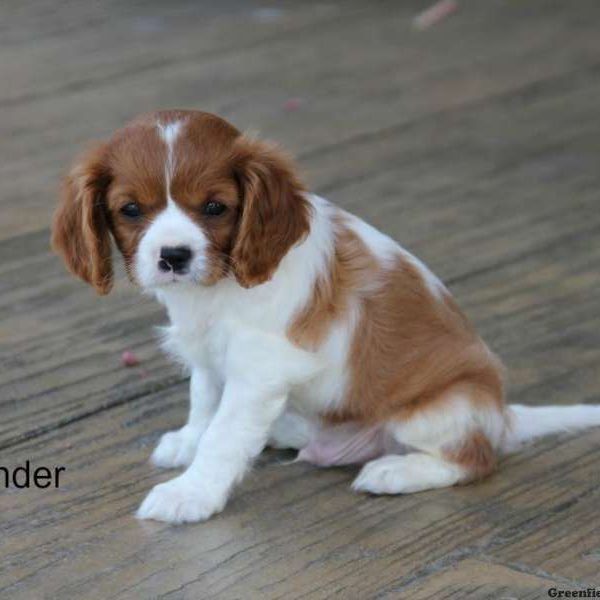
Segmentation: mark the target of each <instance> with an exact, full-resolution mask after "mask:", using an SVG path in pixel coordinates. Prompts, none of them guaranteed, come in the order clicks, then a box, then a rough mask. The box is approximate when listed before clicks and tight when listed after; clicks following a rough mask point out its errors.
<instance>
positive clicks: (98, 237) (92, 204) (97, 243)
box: [52, 144, 113, 294]
mask: <svg viewBox="0 0 600 600" xmlns="http://www.w3.org/2000/svg"><path fill="white" fill-rule="evenodd" d="M106 155H107V146H106V145H105V144H102V145H98V146H96V147H95V148H93V149H92V150H90V151H89V152H88V153H86V154H85V155H84V156H83V157H82V158H81V159H80V160H79V161H78V162H77V163H76V164H75V165H74V167H73V168H72V170H71V172H70V173H69V175H68V176H67V177H66V178H65V179H64V182H63V191H62V199H61V202H60V204H59V206H58V208H57V209H56V212H55V214H54V220H53V223H52V247H53V249H54V250H55V251H56V252H57V253H58V254H59V255H61V256H62V258H63V260H64V261H65V264H66V265H67V268H68V269H69V271H71V273H73V274H74V275H77V277H80V278H81V279H83V280H84V281H86V282H87V283H89V284H90V285H92V286H93V287H94V288H95V289H96V291H97V292H98V293H99V294H108V292H109V291H110V289H111V288H112V281H113V270H112V260H111V243H110V235H109V227H108V213H107V208H106V191H107V189H108V186H109V184H110V179H111V175H110V172H109V169H108V166H107V160H106V158H107V157H106Z"/></svg>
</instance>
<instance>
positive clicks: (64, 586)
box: [0, 0, 600, 600]
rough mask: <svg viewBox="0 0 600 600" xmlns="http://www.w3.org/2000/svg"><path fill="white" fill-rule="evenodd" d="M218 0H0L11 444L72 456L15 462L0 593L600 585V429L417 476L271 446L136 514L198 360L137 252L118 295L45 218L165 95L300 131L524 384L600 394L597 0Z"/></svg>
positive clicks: (490, 594) (204, 593)
mask: <svg viewBox="0 0 600 600" xmlns="http://www.w3.org/2000/svg"><path fill="white" fill-rule="evenodd" d="M204 4H207V3H201V2H194V1H193V0H175V1H173V2H170V3H168V2H160V1H158V0H149V1H147V2H136V3H131V2H119V1H118V0H102V1H100V2H94V3H91V2H75V1H73V0H60V1H58V2H53V3H48V2H45V1H43V0H36V1H28V2H22V3H16V2H13V3H5V4H4V5H3V7H2V8H1V9H0V11H1V12H0V81H1V82H2V85H1V86H0V211H1V212H0V214H1V219H0V365H1V367H2V368H1V372H0V452H1V454H0V459H1V460H0V464H1V465H4V466H16V465H18V464H23V463H24V462H25V461H26V460H29V461H31V463H32V464H33V465H34V466H40V465H48V466H64V467H66V471H65V473H64V474H63V476H62V480H61V486H60V488H59V489H58V490H38V489H29V490H17V489H14V488H9V489H3V488H0V598H11V599H20V598H23V599H26V600H29V599H37V598H56V599H61V600H62V599H71V598H78V599H79V598H83V599H88V598H93V599H101V600H105V599H109V598H110V599H113V598H120V599H124V598H132V599H140V598H144V599H145V598H165V599H166V598H168V599H169V600H175V599H183V598H185V599H190V600H197V599H209V598H218V599H235V598H239V599H244V600H246V599H255V598H256V599H263V598H265V599H285V600H288V599H296V598H303V599H322V598H330V597H331V598H332V597H340V598H350V599H365V598H378V599H387V598H417V599H421V598H436V599H440V598H444V599H445V598H455V599H459V600H460V599H463V598H477V599H479V598H493V599H497V598H519V599H523V598H546V597H548V596H547V590H549V589H550V588H552V587H558V588H560V589H571V590H575V589H579V588H585V587H588V586H594V585H595V586H600V450H599V446H600V432H599V431H592V432H588V433H586V434H584V435H578V436H563V437H558V438H557V437H555V438H551V439H548V440H547V441H544V442H542V443H539V444H537V445H536V446H534V447H532V448H530V449H528V450H527V451H525V452H523V453H522V454H520V455H518V456H515V457H512V458H510V459H507V460H505V461H503V463H502V465H501V469H500V471H499V473H498V474H497V475H495V476H494V477H492V478H491V479H489V480H488V481H486V482H484V483H482V484H481V485H477V486H467V487H463V488H456V489H451V490H441V491H435V492H426V493H421V494H417V495H412V496H405V497H382V498H370V497H365V496H357V495H354V494H352V493H351V492H350V490H349V483H350V481H351V480H352V477H353V474H354V470H353V469H331V470H317V469H315V468H312V467H310V466H305V465H292V466H284V465H282V464H281V463H282V460H281V459H282V457H284V458H285V457H286V456H285V455H282V454H276V453H265V454H264V455H263V456H262V457H261V460H260V462H259V465H258V466H257V468H256V469H255V470H254V471H253V473H252V474H251V475H250V476H249V477H248V478H247V480H246V481H245V482H244V484H243V485H242V486H241V487H240V488H239V489H238V490H237V492H236V493H235V496H234V497H233V499H232V501H231V502H230V504H229V505H228V507H227V509H226V510H225V512H224V513H223V514H221V515H219V516H218V517H216V518H214V519H213V520H211V521H209V522H207V523H205V524H200V525H196V526H185V527H180V528H174V527H170V526H167V525H164V524H159V523H153V522H139V521H136V520H135V519H134V518H133V513H134V511H135V509H136V507H137V505H138V504H139V502H140V501H141V499H142V498H143V496H144V494H145V492H147V491H148V490H150V488H151V486H152V485H154V484H155V483H157V482H160V481H163V480H165V479H166V478H168V477H169V474H167V473H163V472H159V471H158V470H157V469H155V468H153V467H152V466H151V465H149V464H148V457H149V454H150V452H151V449H152V447H153V445H154V444H155V443H156V441H157V439H158V437H159V435H160V434H161V433H162V432H164V431H165V430H168V429H172V428H175V427H177V426H179V425H180V424H182V423H183V421H184V418H185V414H186V382H185V379H184V377H183V376H182V375H181V373H180V372H179V371H178V370H177V368H175V367H173V366H171V365H169V363H168V362H167V360H166V359H165V358H164V357H163V356H162V355H161V353H160V352H159V350H158V348H157V344H156V342H155V336H154V333H153V330H152V325H153V324H156V323H160V322H162V321H164V316H163V314H162V313H161V311H160V310H159V309H158V307H157V306H155V305H154V304H153V303H152V302H151V301H150V300H149V299H143V298H141V297H140V296H139V295H138V294H137V293H136V291H135V290H134V289H133V288H132V287H131V286H130V285H129V284H127V283H126V282H125V281H124V280H123V278H122V276H121V278H120V281H119V284H118V286H117V290H116V292H115V293H113V294H112V295H111V296H109V297H107V298H96V297H95V296H94V295H93V292H92V290H91V289H89V288H87V287H86V286H84V285H83V284H82V283H79V282H77V281H75V280H74V279H71V278H70V277H69V276H67V274H66V273H65V271H64V269H63V266H62V265H61V264H60V263H59V261H58V259H56V258H55V257H53V256H52V255H51V254H50V253H49V251H48V221H49V217H50V214H51V212H52V209H53V206H54V204H55V202H56V197H57V192H56V190H57V187H58V183H57V182H58V179H59V176H60V174H61V173H62V172H63V171H64V169H65V167H66V166H67V164H68V163H69V161H70V160H71V158H72V157H73V156H74V155H75V154H76V153H77V152H78V151H80V150H81V149H82V148H83V147H84V146H85V144H86V142H88V141H89V140H90V139H93V138H102V137H103V136H106V135H108V134H109V133H110V132H111V131H112V130H113V129H114V128H116V127H118V126H120V125H122V124H123V123H124V122H125V121H126V120H127V119H129V118H130V117H132V116H133V115H134V114H136V113H138V112H142V111H146V110H150V109H154V108H158V107H174V106H177V107H190V108H202V109H205V110H210V111H214V112H217V113H219V114H221V115H223V116H224V117H226V118H228V119H230V120H231V121H233V122H234V123H235V124H236V125H238V126H239V127H242V128H248V129H257V130H260V131H261V132H262V134H263V135H264V136H267V137H270V138H272V139H275V140H278V141H279V142H281V143H282V144H283V145H285V146H286V147H287V148H289V149H290V150H291V151H292V152H293V153H294V154H295V155H296V156H297V157H298V159H299V161H300V163H301V165H302V167H303V169H304V172H305V174H306V178H307V180H308V181H309V182H310V185H311V187H312V189H314V190H315V191H317V192H319V193H322V194H324V195H327V196H328V197H330V198H331V199H332V200H334V201H336V202H338V203H339V204H341V205H342V206H344V207H345V208H348V209H350V210H352V211H354V212H355V213H357V214H358V215H360V216H361V217H363V218H365V219H367V220H368V221H370V222H371V223H373V224H374V225H375V226H377V227H379V228H381V229H383V230H384V231H386V232H387V233H389V234H390V235H392V236H394V237H395V238H396V239H398V240H400V241H401V242H402V243H403V244H404V245H405V246H407V247H408V248H409V249H411V250H413V251H414V252H416V253H417V254H418V255H419V256H421V257H422V258H423V259H424V260H425V261H426V262H428V263H429V264H430V265H431V266H432V267H433V268H434V270H435V271H436V272H437V273H438V274H440V275H441V276H442V277H443V278H444V279H445V280H446V281H447V282H448V285H449V287H450V288H451V290H452V291H453V292H454V293H455V295H456V296H457V298H458V300H459V302H460V303H461V304H462V306H463V307H464V309H465V310H466V312H467V313H468V314H469V315H470V317H471V318H472V319H473V320H474V321H475V323H476V324H477V325H478V327H479V328H480V330H481V332H482V334H483V336H484V337H485V339H486V340H487V341H488V342H489V343H490V345H491V346H492V348H494V349H495V350H496V351H497V352H498V353H499V354H500V355H501V356H502V358H503V359H504V361H505V362H506V364H507V365H508V367H509V370H510V381H511V385H510V399H511V401H512V402H522V403H529V404H544V403H559V404H567V403H574V402H600V276H599V268H600V267H599V265H600V243H599V240H600V198H599V192H598V190H599V189H600V119H599V105H600V77H599V75H600V35H599V26H600V3H599V2H598V0H577V2H552V1H550V0H528V1H527V2H523V1H522V0H460V9H459V10H458V11H457V12H456V14H454V15H452V16H451V17H449V18H448V19H447V20H445V21H444V22H442V23H439V24H437V25H436V26H435V27H432V28H431V29H429V30H426V31H416V30H414V28H413V27H412V25H411V23H412V18H413V17H414V15H415V14H417V13H418V12H419V11H420V10H422V9H423V8H425V6H426V4H427V3H426V2H425V1H417V0H410V1H399V0H378V1H373V2H363V1H361V0H348V1H343V2H342V1H340V0H327V1H324V2H320V3H313V2H290V1H283V2H277V3H272V4H263V3H260V2H255V3H252V2H243V1H242V0H225V1H221V2H219V3H215V5H216V6H214V7H206V6H204ZM9 5H10V6H9ZM290 100H292V101H293V102H292V103H291V104H292V106H291V107H290V106H289V104H290V103H289V101H290ZM286 103H288V104H287V105H286ZM290 108H291V109H296V110H290ZM125 349H131V350H133V351H135V352H136V353H137V354H138V355H139V356H140V357H141V359H142V363H141V365H140V366H139V367H135V368H131V369H126V368H123V367H122V366H121V364H120V355H121V352H122V351H123V350H125Z"/></svg>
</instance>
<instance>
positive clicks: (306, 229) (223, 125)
mask: <svg viewBox="0 0 600 600" xmlns="http://www.w3.org/2000/svg"><path fill="white" fill-rule="evenodd" d="M52 238H53V246H54V248H55V249H56V251H58V253H60V254H61V255H62V257H63V259H64V260H65V262H66V265H67V267H68V268H69V270H70V271H71V272H72V273H74V274H75V275H77V276H78V277H80V278H81V279H83V280H84V281H86V282H88V283H89V284H91V285H92V286H94V287H95V289H96V290H97V291H98V293H100V294H107V293H108V292H109V291H110V289H111V286H112V280H113V272H112V266H111V238H112V239H113V240H114V242H115V244H116V246H117V248H118V249H119V250H120V252H121V254H122V255H123V258H124V261H125V266H126V269H127V273H128V275H129V278H130V279H131V280H132V281H133V282H135V283H137V284H138V285H139V286H140V287H141V288H142V289H143V290H145V291H146V292H149V293H151V294H153V295H155V296H156V298H157V299H158V300H159V301H160V302H161V303H163V304H164V305H165V307H166V310H167V312H168V315H169V320H170V325H169V327H168V328H166V331H165V336H164V338H165V339H164V345H165V347H166V348H167V350H168V351H169V353H171V354H172V355H173V356H175V357H176V358H177V359H178V360H180V361H181V362H183V363H184V364H185V365H186V366H187V367H188V368H189V370H190V371H191V383H190V403H191V409H190V413H189V419H188V422H187V424H186V425H185V426H184V427H182V428H181V429H179V430H177V431H173V432H170V433H166V434H165V435H163V437H162V439H161V440H160V443H159V444H158V446H157V448H156V450H155V451H154V453H153V455H152V460H153V462H154V463H155V464H156V465H158V466H160V467H166V468H168V467H185V468H186V470H185V471H184V472H183V474H181V475H179V476H178V477H175V478H174V479H172V480H170V481H168V482H167V483H163V484H160V485H157V486H156V487H155V488H154V489H153V490H152V491H151V492H150V494H149V495H148V496H147V497H146V499H145V500H144V502H143V503H142V505H141V507H140V508H139V510H138V513H137V515H138V517H139V518H142V519H157V520H161V521H168V522H172V523H182V522H193V521H200V520H203V519H207V518H209V517H210V516H211V515H213V514H215V513H218V512H219V511H221V510H222V509H223V507H224V506H225V503H226V501H227V498H228V496H229V494H230V492H231V490H232V488H233V486H234V485H235V484H236V483H237V482H239V481H240V480H241V479H242V477H243V476H244V473H245V472H246V471H247V470H248V468H249V467H250V466H251V464H252V461H253V460H254V458H255V457H256V456H257V455H258V454H259V453H260V452H261V451H262V450H263V448H264V447H265V445H267V444H270V445H272V446H276V447H286V448H295V449H298V450H299V451H300V453H299V459H301V460H307V461H310V462H313V463H315V464H317V465H321V466H327V465H335V464H362V465H364V466H362V469H361V471H360V473H359V474H358V477H357V478H356V480H355V481H354V483H353V488H354V489H355V490H356V491H359V492H370V493H373V494H407V493H412V492H419V491H422V490H428V489H433V488H441V487H445V486H452V485H455V484H464V483H468V482H471V481H473V480H478V479H481V478H483V477H485V476H486V475H488V474H489V473H491V472H492V471H493V470H494V469H495V467H496V457H497V456H498V455H499V454H500V453H502V452H507V451H510V450H512V449H514V448H516V447H517V446H518V445H519V444H520V443H521V442H523V441H525V440H527V439H530V438H533V437H536V436H539V435H543V434H546V433H550V432H553V431H559V430H563V429H567V428H576V427H586V426H590V425H597V424H600V407H596V406H593V407H592V406H573V407H556V408H551V407H542V408H527V407H524V406H508V407H507V406H506V405H505V404H504V399H503V382H502V366H501V364H500V362H499V360H498V359H497V358H496V357H495V356H494V354H492V352H490V350H489V349H488V348H487V346H486V345H485V344H484V342H483V341H482V340H481V339H480V338H479V337H478V335H477V333H476V332H475V331H474V329H473V327H472V326H471V325H470V323H469V321H468V320H467V319H466V317H465V316H464V315H463V313H462V312H461V311H460V309H459V308H458V306H457V305H456V303H455V301H454V300H453V299H452V296H451V295H450V293H449V292H448V290H447V289H446V288H445V287H444V285H443V284H442V282H441V281H440V280H439V279H438V278H437V277H436V276H435V275H433V274H432V273H431V271H429V269H428V268H427V267H426V266H425V265H424V264H423V263H422V262H421V261H419V260H418V259H417V258H415V257H414V256H412V255H411V254H410V253H409V252H407V251H406V250H404V249H403V248H402V247H401V246H399V245H398V244H397V243H396V242H394V241H393V240H392V239H390V238H389V237H387V236H386V235H384V234H383V233H380V232H379V231H377V230H375V229H374V228H372V227H371V226H369V225H367V224H366V223H365V222H363V221H361V220H360V219H359V218H357V217H355V216H353V215H351V214H349V213H347V212H345V211H343V210H341V209H339V208H337V207H335V206H333V205H332V204H330V203H329V202H328V201H327V200H324V199H323V198H320V197H318V196H315V195H313V194H309V193H307V192H306V190H305V189H304V187H303V185H302V183H301V182H300V180H299V178H298V176H297V174H296V170H295V168H294V165H293V164H292V163H291V162H290V161H289V160H288V159H287V158H286V157H285V156H284V155H283V154H282V153H281V152H280V151H279V150H278V149H276V148H274V147H272V146H270V145H267V144H265V143H263V142H260V141H256V140H253V139H249V138H248V137H246V136H245V135H242V134H241V133H240V132H239V131H238V130H237V129H235V128H234V127H233V126H232V125H230V124H229V123H227V122H226V121H224V120H223V119H221V118H219V117H217V116H214V115H211V114H208V113H203V112H197V111H187V110H174V111H161V112H157V113H153V114H148V115H144V116H141V117H139V118H138V119H136V120H135V121H133V122H132V123H130V124H129V125H127V126H126V127H124V128H123V129H121V130H119V131H117V133H116V134H115V135H114V136H113V137H112V139H110V140H109V141H108V142H106V143H101V144H98V145H97V146H96V147H95V148H93V149H92V150H91V151H90V152H88V153H87V154H86V155H84V156H83V157H82V158H81V159H80V160H78V161H77V163H76V164H75V166H74V167H73V169H72V170H71V172H70V174H69V175H68V177H67V178H66V180H65V185H64V193H63V197H62V201H61V204H60V206H59V207H58V209H57V211H56V214H55V218H54V224H53V235H52Z"/></svg>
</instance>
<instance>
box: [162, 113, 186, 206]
mask: <svg viewBox="0 0 600 600" xmlns="http://www.w3.org/2000/svg"><path fill="white" fill-rule="evenodd" d="M156 126H157V128H158V132H159V134H160V137H161V138H162V140H163V141H164V142H165V144H166V145H167V163H166V165H165V179H166V182H167V198H168V199H169V201H170V202H172V201H173V200H172V198H171V195H170V188H171V179H172V178H173V173H174V172H175V152H174V148H175V142H176V141H177V137H178V136H179V133H180V132H181V128H182V122H181V121H173V122H171V123H166V124H163V123H157V124H156Z"/></svg>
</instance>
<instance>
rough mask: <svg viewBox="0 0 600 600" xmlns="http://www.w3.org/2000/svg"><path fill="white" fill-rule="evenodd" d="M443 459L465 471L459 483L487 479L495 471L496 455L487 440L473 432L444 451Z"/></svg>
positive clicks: (482, 435)
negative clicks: (453, 446)
mask: <svg viewBox="0 0 600 600" xmlns="http://www.w3.org/2000/svg"><path fill="white" fill-rule="evenodd" d="M444 458H446V460H449V461H450V462H453V463H455V464H457V465H459V466H461V467H463V469H464V470H465V473H466V475H465V477H464V479H463V480H462V481H461V483H469V482H471V481H477V480H479V479H483V478H484V477H487V476H488V475H489V474H490V473H492V472H493V471H495V469H496V462H497V461H496V453H495V452H494V449H493V448H492V445H491V444H490V441H489V440H488V438H487V437H486V436H485V435H484V434H483V433H481V431H475V432H473V433H472V434H471V435H469V436H468V437H467V438H466V439H465V440H463V441H462V442H461V443H460V444H459V445H457V446H456V447H455V448H452V449H446V450H445V451H444Z"/></svg>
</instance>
